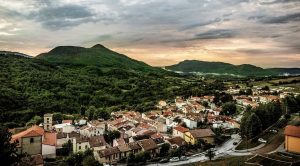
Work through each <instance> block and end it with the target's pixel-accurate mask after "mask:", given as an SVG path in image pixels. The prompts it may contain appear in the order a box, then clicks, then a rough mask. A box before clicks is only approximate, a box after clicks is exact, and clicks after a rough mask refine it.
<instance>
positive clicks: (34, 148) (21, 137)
mask: <svg viewBox="0 0 300 166" xmlns="http://www.w3.org/2000/svg"><path fill="white" fill-rule="evenodd" d="M44 132H45V131H44V129H43V128H41V127H39V126H36V125H35V126H32V127H30V128H29V129H27V130H25V131H22V132H20V133H18V134H14V135H13V136H12V138H11V142H15V143H17V152H18V153H19V154H23V153H27V154H29V155H36V154H42V141H43V135H44Z"/></svg>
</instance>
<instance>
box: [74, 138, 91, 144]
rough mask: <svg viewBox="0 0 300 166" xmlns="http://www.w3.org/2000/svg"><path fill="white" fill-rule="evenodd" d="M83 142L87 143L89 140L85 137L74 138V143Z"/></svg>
mask: <svg viewBox="0 0 300 166" xmlns="http://www.w3.org/2000/svg"><path fill="white" fill-rule="evenodd" d="M83 142H89V139H88V138H87V137H79V138H76V143H83Z"/></svg>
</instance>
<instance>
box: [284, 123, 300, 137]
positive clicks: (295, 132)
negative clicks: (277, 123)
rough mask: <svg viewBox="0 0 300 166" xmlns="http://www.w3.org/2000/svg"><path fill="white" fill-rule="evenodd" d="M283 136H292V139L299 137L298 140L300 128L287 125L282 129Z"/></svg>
mask: <svg viewBox="0 0 300 166" xmlns="http://www.w3.org/2000/svg"><path fill="white" fill-rule="evenodd" d="M284 134H285V135H288V136H293V137H299V138H300V127H298V126H292V125H288V126H286V127H285V129H284Z"/></svg>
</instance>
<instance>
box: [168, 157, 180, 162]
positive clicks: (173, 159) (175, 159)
mask: <svg viewBox="0 0 300 166" xmlns="http://www.w3.org/2000/svg"><path fill="white" fill-rule="evenodd" d="M177 161H179V158H178V157H172V158H171V159H170V162H177Z"/></svg>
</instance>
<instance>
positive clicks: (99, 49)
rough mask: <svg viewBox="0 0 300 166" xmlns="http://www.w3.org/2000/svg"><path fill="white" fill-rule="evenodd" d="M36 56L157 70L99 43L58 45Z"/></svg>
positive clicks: (141, 69) (86, 63)
mask: <svg viewBox="0 0 300 166" xmlns="http://www.w3.org/2000/svg"><path fill="white" fill-rule="evenodd" d="M36 58H38V59H43V60H46V61H50V62H55V63H66V64H76V65H95V66H100V67H115V68H122V69H132V70H136V71H157V70H161V69H159V68H155V67H152V66H150V65H148V64H146V63H144V62H142V61H138V60H135V59H132V58H130V57H128V56H126V55H124V54H120V53H117V52H115V51H113V50H110V49H109V48H106V47H105V46H103V45H101V44H96V45H94V46H92V47H90V48H85V47H78V46H58V47H55V48H53V49H52V50H50V51H49V52H46V53H42V54H39V55H38V56H37V57H36Z"/></svg>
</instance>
